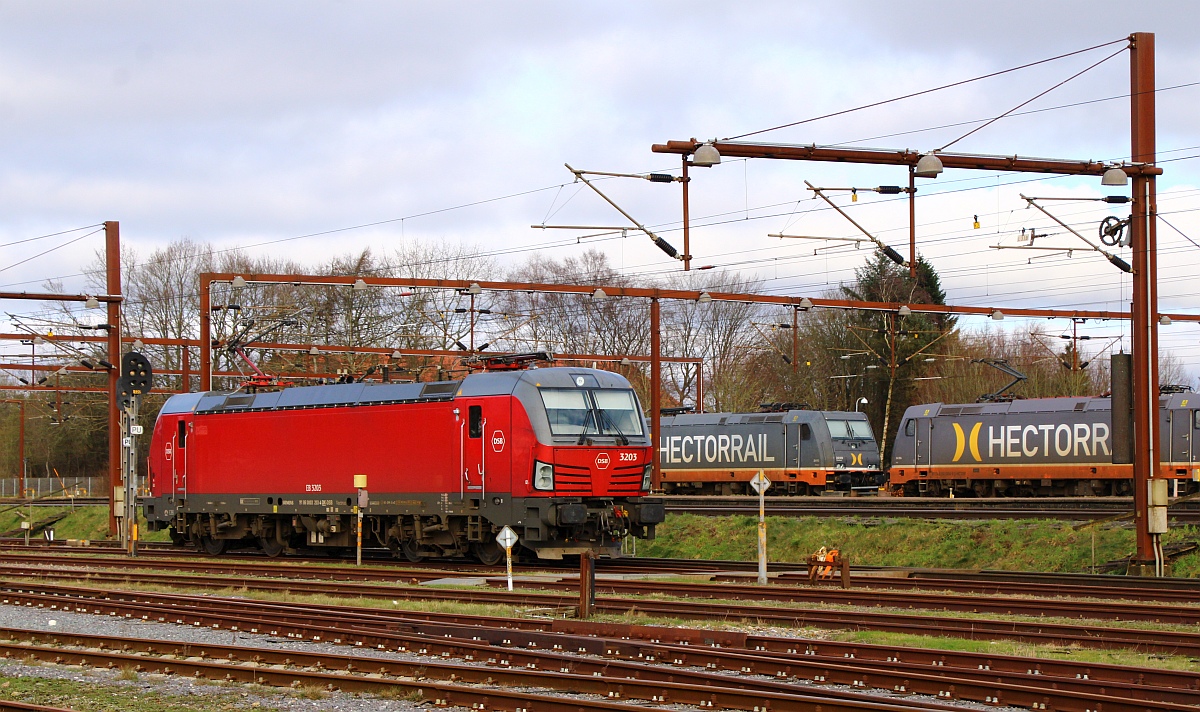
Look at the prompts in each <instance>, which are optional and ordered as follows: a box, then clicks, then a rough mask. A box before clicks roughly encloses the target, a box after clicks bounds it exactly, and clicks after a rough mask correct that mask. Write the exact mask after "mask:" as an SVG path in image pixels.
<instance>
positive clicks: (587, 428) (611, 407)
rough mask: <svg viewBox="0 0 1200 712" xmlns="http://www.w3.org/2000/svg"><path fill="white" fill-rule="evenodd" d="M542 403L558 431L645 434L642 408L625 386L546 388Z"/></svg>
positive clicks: (623, 434) (580, 433) (622, 434)
mask: <svg viewBox="0 0 1200 712" xmlns="http://www.w3.org/2000/svg"><path fill="white" fill-rule="evenodd" d="M541 396H542V403H543V405H545V406H546V417H547V419H548V420H549V421H550V432H551V433H553V434H555V435H614V436H617V437H621V436H625V437H628V436H630V435H638V436H640V435H642V434H643V433H644V432H645V429H644V428H643V425H642V412H641V409H640V408H639V407H638V403H637V398H636V397H635V396H634V395H633V391H631V390H625V389H612V390H610V389H599V390H587V389H575V388H543V389H541Z"/></svg>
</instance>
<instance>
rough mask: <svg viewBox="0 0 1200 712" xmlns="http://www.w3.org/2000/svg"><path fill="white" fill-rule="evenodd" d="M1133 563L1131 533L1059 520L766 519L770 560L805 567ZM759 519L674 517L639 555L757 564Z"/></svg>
mask: <svg viewBox="0 0 1200 712" xmlns="http://www.w3.org/2000/svg"><path fill="white" fill-rule="evenodd" d="M1093 536H1094V544H1095V563H1097V564H1103V563H1104V562H1106V561H1110V560H1114V559H1119V558H1122V557H1125V556H1128V555H1129V554H1130V553H1132V551H1133V550H1134V533H1133V530H1132V529H1128V528H1124V527H1120V526H1096V527H1091V528H1089V529H1084V530H1082V531H1075V530H1074V529H1072V528H1071V525H1069V524H1067V523H1064V522H1060V521H1055V520H1043V519H1036V520H990V521H945V520H940V521H939V520H919V519H855V518H850V517H836V518H817V517H800V518H795V517H768V518H767V557H768V559H769V560H770V561H778V562H801V561H804V560H805V559H806V558H807V557H808V556H809V555H810V554H812V553H814V552H816V551H817V550H818V549H820V548H821V547H822V546H824V547H829V548H834V547H836V548H838V549H840V550H841V551H842V552H843V553H844V554H846V555H847V556H848V557H849V559H850V562H851V563H852V564H864V565H874V566H915V567H929V568H958V569H1001V570H1008V571H1049V572H1059V571H1062V572H1078V571H1086V570H1088V568H1089V567H1090V566H1091V564H1092V561H1093V558H1092V546H1093ZM1196 539H1200V530H1197V529H1196V528H1195V527H1177V528H1174V529H1172V530H1171V532H1170V533H1168V534H1167V535H1166V536H1165V537H1164V541H1165V542H1166V543H1170V542H1173V541H1184V540H1196ZM757 552H758V519H757V517H750V516H732V517H704V516H699V515H692V514H672V515H669V516H668V517H667V521H666V522H664V523H663V524H660V525H659V526H658V530H657V538H656V539H655V540H654V541H649V542H638V555H639V556H649V557H664V558H681V559H733V560H740V561H750V560H754V559H756V558H757V557H758V553H757ZM1172 573H1173V575H1175V576H1188V577H1195V576H1198V575H1200V555H1197V554H1189V555H1187V556H1184V557H1181V558H1180V559H1178V560H1176V561H1175V562H1174V564H1173V572H1172Z"/></svg>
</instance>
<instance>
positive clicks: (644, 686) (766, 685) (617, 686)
mask: <svg viewBox="0 0 1200 712" xmlns="http://www.w3.org/2000/svg"><path fill="white" fill-rule="evenodd" d="M464 630H465V631H466V632H468V633H469V632H470V629H469V628H466V627H464ZM3 638H7V639H8V640H14V641H19V644H20V647H19V649H20V650H26V649H33V650H58V649H59V648H57V647H52V646H69V647H73V648H82V649H84V650H85V651H86V650H89V649H92V650H95V649H98V650H104V649H109V650H114V651H117V650H119V651H121V652H124V653H136V654H143V655H155V656H160V657H165V656H174V657H176V658H181V657H182V658H197V657H198V658H201V659H204V660H211V661H214V662H217V661H220V660H226V661H229V662H230V663H235V662H251V663H255V664H257V665H260V666H263V665H272V666H287V667H289V668H310V669H327V670H331V671H332V670H345V671H347V672H357V673H370V674H374V675H379V676H392V677H406V678H411V679H433V680H439V681H446V682H451V683H458V684H473V685H504V686H506V687H516V688H527V689H528V688H535V687H544V688H550V689H556V690H559V691H562V692H575V693H586V694H592V695H601V696H604V697H606V698H617V699H625V698H629V699H641V700H650V701H653V702H660V703H672V704H690V705H699V706H705V705H707V703H709V702H712V703H715V704H716V705H717V706H719V707H723V708H727V709H742V710H752V709H759V708H761V707H762V706H763V703H764V702H767V703H768V706H769V707H772V708H783V709H789V708H790V709H802V708H798V707H796V703H797V702H800V701H803V702H804V703H805V704H808V705H813V704H821V705H830V706H831V707H832V709H835V710H840V709H862V706H861V705H862V703H867V704H868V705H869V707H868V708H869V709H876V707H875V705H877V704H878V703H880V702H882V701H884V700H883V699H882V698H880V696H879V695H878V694H874V695H872V694H869V693H861V692H850V691H845V690H835V689H826V688H824V687H821V686H817V687H813V686H808V685H805V686H797V685H796V684H795V682H796V681H797V677H796V675H795V674H777V675H775V679H755V678H754V677H742V676H740V675H739V676H737V677H732V676H730V675H728V674H723V673H715V672H708V671H707V670H706V669H703V670H697V669H681V668H679V667H664V666H662V665H661V664H654V663H655V661H654V660H653V659H651V660H649V661H647V662H623V661H613V660H597V659H589V658H579V657H575V656H571V655H568V654H565V653H556V652H542V651H539V652H527V651H520V650H509V649H505V648H499V647H496V646H492V645H488V644H485V643H469V642H464V639H458V640H454V641H450V642H446V640H445V638H442V639H440V640H439V639H438V638H437V637H433V636H430V638H429V640H428V642H419V643H417V644H416V645H419V646H421V647H419V648H414V649H413V650H408V649H407V646H405V650H404V652H407V653H415V654H419V655H423V656H425V657H424V658H422V659H420V660H398V659H393V658H380V657H367V656H361V655H345V654H338V653H314V652H306V651H298V650H291V649H275V648H254V647H250V646H246V645H212V644H202V643H192V642H183V641H171V640H147V639H144V638H130V637H112V636H95V635H85V634H63V633H45V632H41V631H29V630H26V629H17V628H0V640H2V639H3ZM24 641H34V642H35V643H36V646H27V645H26V644H25V643H24ZM3 645H4V644H3V642H0V650H4V648H3ZM418 650H419V651H423V652H417V651H418ZM397 651H398V652H399V649H397ZM514 653H515V654H514ZM446 656H449V657H451V658H457V659H461V660H464V661H467V662H446V661H445V660H444V658H445V657H446ZM427 658H434V659H433V660H430V659H427ZM479 663H486V664H485V665H480V664H479ZM692 667H695V666H692ZM778 672H780V673H783V671H782V670H781V671H778ZM756 674H757V673H756ZM926 677H930V678H935V677H937V676H935V675H928V676H926ZM957 680H958V679H957V678H953V677H946V676H943V679H942V680H941V681H940V687H938V690H939V691H942V692H944V691H945V688H946V686H947V681H957ZM962 682H965V683H966V684H976V683H972V682H971V681H966V680H963V681H962ZM949 684H954V682H949ZM860 687H861V686H860ZM931 689H932V688H931ZM994 692H995V690H993V689H988V693H987V694H988V695H991V694H993V693H994ZM1168 692H1169V691H1168ZM1012 693H1013V699H1017V698H1025V699H1029V700H1032V699H1034V698H1033V695H1031V694H1024V695H1023V694H1022V691H1021V689H1020V688H1019V687H1017V688H1015V689H1013V690H1012ZM1077 694H1078V693H1077ZM985 696H986V695H985ZM1056 697H1061V698H1063V702H1064V703H1066V704H1068V705H1070V706H1077V705H1078V703H1076V705H1071V704H1070V699H1071V698H1070V697H1069V696H1067V695H1061V694H1060V695H1057V696H1056ZM1096 697H1098V696H1097V695H1095V694H1094V693H1083V694H1082V696H1081V697H1080V699H1081V700H1083V699H1086V700H1087V701H1089V702H1092V703H1094V702H1095V701H1096V700H1095V699H1094V698H1096ZM1185 697H1186V695H1185ZM1038 699H1039V700H1040V697H1039V698H1038ZM886 701H887V702H890V703H891V704H892V705H894V706H895V707H896V708H908V709H912V708H917V709H939V710H947V711H950V712H953V711H955V710H959V709H960V708H959V707H956V706H953V705H949V704H938V703H933V702H931V701H928V700H886ZM1159 708H1160V709H1182V707H1181V706H1180V705H1179V704H1177V703H1173V702H1172V703H1169V704H1168V705H1167V706H1165V707H1159ZM809 709H811V707H810V708H809ZM1059 709H1062V708H1061V707H1060V708H1059ZM1113 709H1114V710H1121V712H1138V710H1144V709H1147V707H1146V706H1145V704H1144V703H1142V702H1137V703H1132V702H1125V703H1122V701H1119V700H1118V701H1116V702H1115V706H1114V707H1113Z"/></svg>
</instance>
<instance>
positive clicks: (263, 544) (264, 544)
mask: <svg viewBox="0 0 1200 712" xmlns="http://www.w3.org/2000/svg"><path fill="white" fill-rule="evenodd" d="M258 546H259V548H261V549H262V551H263V553H264V554H266V555H267V556H269V557H270V558H272V559H274V558H275V557H277V556H279V555H280V554H282V553H283V549H284V546H283V544H280V543H279V542H277V541H275V537H266V536H263V537H259V538H258Z"/></svg>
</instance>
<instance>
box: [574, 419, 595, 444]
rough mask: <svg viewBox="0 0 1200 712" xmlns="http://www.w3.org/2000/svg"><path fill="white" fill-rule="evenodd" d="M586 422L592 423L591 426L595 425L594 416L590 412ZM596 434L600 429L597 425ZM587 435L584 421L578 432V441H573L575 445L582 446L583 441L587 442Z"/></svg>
mask: <svg viewBox="0 0 1200 712" xmlns="http://www.w3.org/2000/svg"><path fill="white" fill-rule="evenodd" d="M587 420H590V421H592V425H596V414H595V413H593V412H591V411H588V416H587ZM596 432H597V433H599V432H600V427H599V426H598V425H596ZM588 435H589V433H588V430H587V421H584V423H583V430H581V431H579V439H578V440H576V441H575V444H576V445H582V444H583V443H584V441H585V440H587V436H588Z"/></svg>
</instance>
